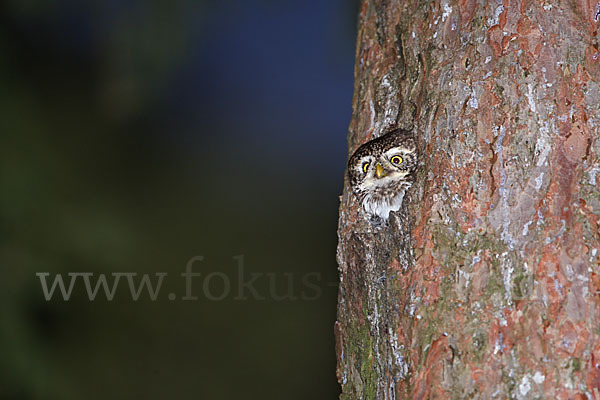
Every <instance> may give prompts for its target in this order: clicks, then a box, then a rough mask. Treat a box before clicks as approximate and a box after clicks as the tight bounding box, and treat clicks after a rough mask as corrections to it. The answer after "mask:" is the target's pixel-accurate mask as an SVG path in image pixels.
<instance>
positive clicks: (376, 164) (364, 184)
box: [348, 129, 418, 221]
mask: <svg viewBox="0 0 600 400" xmlns="http://www.w3.org/2000/svg"><path fill="white" fill-rule="evenodd" d="M417 161H418V160H417V148H416V143H415V139H414V136H413V134H412V132H410V131H406V130H403V129H396V130H394V131H391V132H389V133H386V134H385V135H383V136H380V137H378V138H376V139H373V140H371V141H369V142H367V143H365V144H363V145H362V146H360V147H359V148H358V149H357V150H356V152H354V154H353V155H352V157H350V159H349V160H348V173H349V176H350V184H351V186H352V191H353V192H354V193H355V194H356V196H357V198H358V200H359V202H360V204H361V205H362V208H363V210H364V211H365V213H366V214H367V216H369V217H370V218H371V219H378V218H379V219H383V220H384V221H385V220H387V219H388V218H389V215H390V212H392V211H398V210H399V209H400V207H401V206H402V200H403V198H404V194H405V193H406V190H407V189H408V188H409V187H410V186H411V185H412V182H413V181H414V174H415V170H416V168H417Z"/></svg>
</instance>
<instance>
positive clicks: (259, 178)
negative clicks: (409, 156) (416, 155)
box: [0, 0, 357, 400]
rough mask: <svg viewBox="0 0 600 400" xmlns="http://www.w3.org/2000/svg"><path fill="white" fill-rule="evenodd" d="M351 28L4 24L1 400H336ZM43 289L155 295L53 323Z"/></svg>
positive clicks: (141, 8)
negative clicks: (72, 276) (146, 286)
mask: <svg viewBox="0 0 600 400" xmlns="http://www.w3.org/2000/svg"><path fill="white" fill-rule="evenodd" d="M356 13H357V1H356V0H354V1H349V0H327V1H322V0H277V1H274V0H239V1H233V0H222V1H208V0H206V1H192V0H188V1H185V0H179V1H160V0H147V1H127V0H102V1H81V0H57V1H41V0H3V1H2V2H0V262H1V268H2V270H1V271H2V276H1V277H0V317H1V319H0V399H51V400H53V399H137V398H140V399H141V398H144V399H167V398H169V399H171V398H173V399H211V400H213V399H239V398H243V399H334V398H336V397H337V395H338V385H337V382H336V378H335V351H334V337H333V324H334V321H335V310H336V299H337V287H336V283H337V270H336V261H335V246H336V240H337V238H336V223H337V207H338V196H339V194H340V193H341V190H342V183H343V170H344V163H345V159H346V130H347V126H348V123H349V121H350V117H351V98H352V70H353V63H354V60H353V56H354V41H355V21H356ZM195 256H203V257H204V260H203V261H198V262H195V263H194V264H193V271H194V272H195V273H200V274H201V276H200V277H194V278H193V279H192V280H191V282H192V283H193V296H195V297H197V299H196V300H182V299H181V298H182V297H184V296H185V294H186V286H185V280H184V279H183V277H181V273H183V272H185V270H186V264H187V263H188V261H189V260H190V259H192V258H193V257H195ZM240 256H241V257H240ZM40 272H47V273H49V276H48V277H47V280H48V284H49V285H50V284H52V282H53V281H54V279H55V277H56V276H57V274H62V275H61V276H63V278H64V280H65V284H66V285H67V286H68V284H69V282H70V281H69V277H68V275H67V274H68V273H76V272H89V273H93V274H94V275H93V276H92V277H91V278H90V279H91V282H92V284H93V285H95V282H96V280H97V279H98V277H99V276H100V274H104V275H105V276H106V277H107V280H108V282H109V284H111V285H112V282H113V281H114V276H113V275H111V274H113V273H133V272H135V273H137V274H138V275H137V276H135V277H133V275H130V277H133V278H135V279H134V281H135V282H137V283H136V284H138V283H139V279H141V277H142V276H143V274H149V277H150V281H151V283H153V284H154V283H156V282H157V280H158V277H157V276H156V275H155V274H156V273H166V274H167V276H166V277H164V281H163V283H162V286H161V287H160V291H159V292H158V294H157V297H156V299H155V300H152V299H151V297H150V296H149V294H148V293H146V292H147V291H146V290H145V291H142V292H141V295H140V298H139V300H137V301H135V300H133V298H132V295H131V293H130V289H129V287H128V286H127V284H128V280H127V279H126V278H125V277H123V278H122V279H121V280H120V281H119V286H117V288H116V290H115V296H114V299H113V300H112V301H109V300H108V299H107V298H106V295H105V294H104V293H103V291H102V289H100V292H99V294H97V297H96V298H95V299H94V300H90V298H89V296H88V293H87V291H86V288H85V285H84V284H83V280H81V279H80V280H79V281H77V280H75V281H74V282H75V283H74V285H73V292H72V293H71V296H70V298H69V299H68V300H64V299H63V298H62V297H61V295H60V292H59V290H58V289H56V291H55V292H54V294H53V296H52V298H51V299H50V300H48V301H47V300H46V298H45V296H44V293H43V290H42V285H41V278H40V277H38V276H36V273H40ZM240 274H242V276H240ZM253 277H255V279H254V280H252V279H251V278H253ZM79 278H81V276H80V277H79ZM133 278H132V279H133ZM240 281H241V282H240ZM244 285H245V286H244ZM57 288H58V287H57ZM240 291H241V292H240ZM169 295H171V296H169ZM217 298H218V299H217Z"/></svg>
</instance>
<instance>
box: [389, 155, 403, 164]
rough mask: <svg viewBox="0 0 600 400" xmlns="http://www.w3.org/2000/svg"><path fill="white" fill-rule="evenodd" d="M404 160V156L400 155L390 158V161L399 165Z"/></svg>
mask: <svg viewBox="0 0 600 400" xmlns="http://www.w3.org/2000/svg"><path fill="white" fill-rule="evenodd" d="M402 161H404V160H402V157H400V156H393V157H392V158H390V162H391V163H392V164H396V165H399V164H402Z"/></svg>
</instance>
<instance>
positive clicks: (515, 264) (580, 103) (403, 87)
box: [335, 0, 600, 399]
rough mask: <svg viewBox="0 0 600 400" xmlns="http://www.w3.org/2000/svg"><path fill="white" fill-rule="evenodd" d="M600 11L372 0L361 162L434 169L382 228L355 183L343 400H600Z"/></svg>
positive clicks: (363, 23) (347, 223)
mask: <svg viewBox="0 0 600 400" xmlns="http://www.w3.org/2000/svg"><path fill="white" fill-rule="evenodd" d="M599 26H600V5H599V4H596V2H591V1H586V0H580V1H569V2H567V1H559V0H547V1H541V0H540V1H533V0H522V1H514V0H501V1H491V2H487V1H476V0H458V1H455V0H433V1H428V2H422V1H418V0H405V1H401V0H371V1H368V0H364V1H363V2H362V4H361V8H360V15H359V23H358V40H357V49H356V67H355V90H354V99H353V117H352V121H351V124H350V128H349V151H350V154H351V153H352V152H353V151H354V150H356V148H357V147H358V146H359V145H360V144H362V143H364V142H366V141H367V140H369V139H372V138H374V137H378V136H380V135H382V134H383V133H385V132H387V131H389V130H391V129H393V128H396V127H399V128H404V129H412V130H413V131H414V132H415V133H416V136H417V138H418V142H419V149H420V159H421V166H420V167H419V171H418V173H417V179H416V182H415V183H414V185H413V187H412V188H411V189H410V190H409V192H408V193H407V195H406V197H405V200H404V205H403V207H402V209H401V210H400V211H398V212H396V213H395V214H393V215H392V216H391V218H390V221H389V224H388V225H386V226H384V227H382V228H375V227H373V226H371V224H370V222H369V221H368V220H366V219H365V218H364V217H363V216H362V214H361V212H360V207H359V205H358V204H357V201H356V199H355V198H354V197H353V195H352V194H351V192H350V190H349V186H348V180H347V179H346V184H345V189H344V193H343V196H342V198H341V206H340V219H339V229H338V235H339V245H338V263H339V269H340V280H341V282H340V291H339V304H338V320H337V322H336V326H335V331H336V340H337V357H338V368H337V375H338V380H339V382H340V384H341V386H342V394H341V396H340V398H341V399H406V398H416V399H426V398H439V399H445V398H477V399H492V398H499V399H500V398H502V399H504V398H517V399H536V398H544V399H551V398H552V399H554V398H557V399H567V398H569V399H578V398H581V399H585V398H588V399H592V398H593V399H600V336H599V335H600V275H599V273H600V266H599V259H600V233H599V230H598V227H599V224H600V198H599V193H598V188H597V187H598V186H597V184H598V183H599V182H598V181H600V162H599V158H598V156H599V154H600V141H599V140H598V124H599V123H600V102H599V99H600V86H599V83H600V52H599V50H598V40H597V38H598V36H597V30H598V27H599Z"/></svg>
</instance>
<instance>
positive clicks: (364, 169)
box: [362, 162, 369, 174]
mask: <svg viewBox="0 0 600 400" xmlns="http://www.w3.org/2000/svg"><path fill="white" fill-rule="evenodd" d="M362 168H363V172H364V173H365V174H366V173H367V169H369V163H368V162H366V163H364V164H363V167H362Z"/></svg>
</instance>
